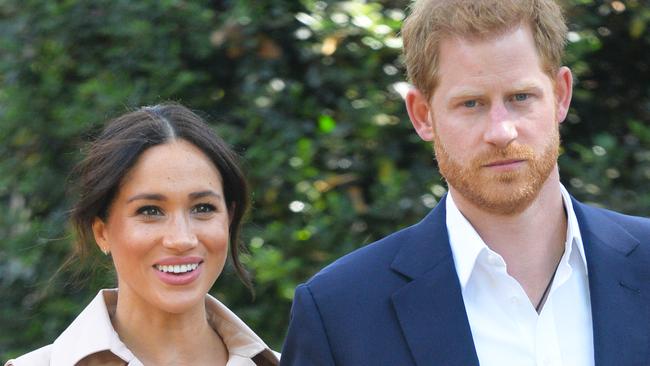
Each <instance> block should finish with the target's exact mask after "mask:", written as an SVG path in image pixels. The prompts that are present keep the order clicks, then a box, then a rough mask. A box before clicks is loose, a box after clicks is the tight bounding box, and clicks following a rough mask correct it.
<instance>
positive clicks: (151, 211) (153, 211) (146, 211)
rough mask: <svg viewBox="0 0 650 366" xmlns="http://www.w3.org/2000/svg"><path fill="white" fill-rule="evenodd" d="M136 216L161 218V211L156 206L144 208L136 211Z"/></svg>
mask: <svg viewBox="0 0 650 366" xmlns="http://www.w3.org/2000/svg"><path fill="white" fill-rule="evenodd" d="M138 214H140V215H144V216H161V215H162V211H161V210H160V209H159V208H158V207H156V206H144V207H140V208H139V209H138Z"/></svg>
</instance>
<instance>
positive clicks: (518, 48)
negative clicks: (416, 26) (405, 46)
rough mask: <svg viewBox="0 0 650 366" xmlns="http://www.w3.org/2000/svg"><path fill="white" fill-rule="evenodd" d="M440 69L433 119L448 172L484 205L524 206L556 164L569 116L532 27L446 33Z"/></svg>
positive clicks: (456, 186) (494, 208)
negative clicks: (471, 35) (468, 35)
mask: <svg viewBox="0 0 650 366" xmlns="http://www.w3.org/2000/svg"><path fill="white" fill-rule="evenodd" d="M565 72H568V70H566V71H565ZM439 75H440V77H439V83H438V86H437V87H436V90H435V91H434V94H433V96H432V98H431V100H430V109H429V113H430V116H429V118H430V119H431V128H432V132H433V136H432V139H433V142H434V150H435V154H436V159H437V160H438V166H439V168H440V172H441V174H442V175H443V176H444V177H445V179H446V180H447V182H448V184H449V185H450V188H451V189H452V190H454V191H456V192H457V193H459V194H460V195H461V196H462V197H460V198H461V199H464V200H466V201H469V203H471V204H473V205H474V206H476V207H478V208H480V209H482V210H484V211H487V212H490V213H494V214H499V215H513V214H516V213H520V212H522V211H523V210H524V209H526V208H527V207H528V206H529V205H530V204H531V203H532V202H533V200H534V199H535V197H537V195H538V194H539V192H540V190H541V189H542V186H543V185H544V183H545V182H546V181H547V178H548V177H549V175H550V173H551V172H552V171H553V169H554V168H555V167H556V162H557V157H558V150H559V142H560V138H559V132H558V123H559V122H560V121H561V120H562V119H563V118H564V116H563V115H562V116H560V114H561V113H560V114H558V111H557V107H558V103H559V98H558V97H557V96H556V93H555V91H554V83H553V81H552V80H551V78H549V76H548V75H547V74H546V73H544V71H543V70H542V67H541V65H540V61H539V57H538V55H537V51H536V49H535V46H534V42H533V38H532V35H531V32H530V30H529V29H528V27H519V28H516V29H514V30H513V31H510V32H508V33H506V34H505V35H503V36H501V37H498V38H496V39H492V40H480V41H477V40H471V41H470V40H466V39H460V38H449V39H446V40H444V41H443V42H442V43H441V45H440V65H439ZM569 78H570V73H569ZM560 80H561V78H560ZM569 89H570V86H569ZM569 93H570V92H569ZM569 99H570V96H569Z"/></svg>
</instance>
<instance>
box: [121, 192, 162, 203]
mask: <svg viewBox="0 0 650 366" xmlns="http://www.w3.org/2000/svg"><path fill="white" fill-rule="evenodd" d="M166 199H167V198H165V196H163V195H162V194H159V193H140V194H136V195H135V196H132V197H131V198H129V199H128V200H126V203H130V202H133V201H137V200H148V201H165V200H166Z"/></svg>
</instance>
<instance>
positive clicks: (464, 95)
mask: <svg viewBox="0 0 650 366" xmlns="http://www.w3.org/2000/svg"><path fill="white" fill-rule="evenodd" d="M449 94H450V95H449V98H447V103H449V102H454V101H457V100H460V99H476V98H479V97H481V96H482V94H481V92H480V91H478V90H475V89H469V88H459V89H456V90H452V91H451V93H449Z"/></svg>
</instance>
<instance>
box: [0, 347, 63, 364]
mask: <svg viewBox="0 0 650 366" xmlns="http://www.w3.org/2000/svg"><path fill="white" fill-rule="evenodd" d="M51 354H52V345H51V344H48V345H47V346H45V347H41V348H39V349H36V350H34V351H31V352H29V353H26V354H24V355H22V356H20V357H18V358H16V359H13V360H9V361H7V363H6V364H5V366H47V365H49V364H50V356H51Z"/></svg>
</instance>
